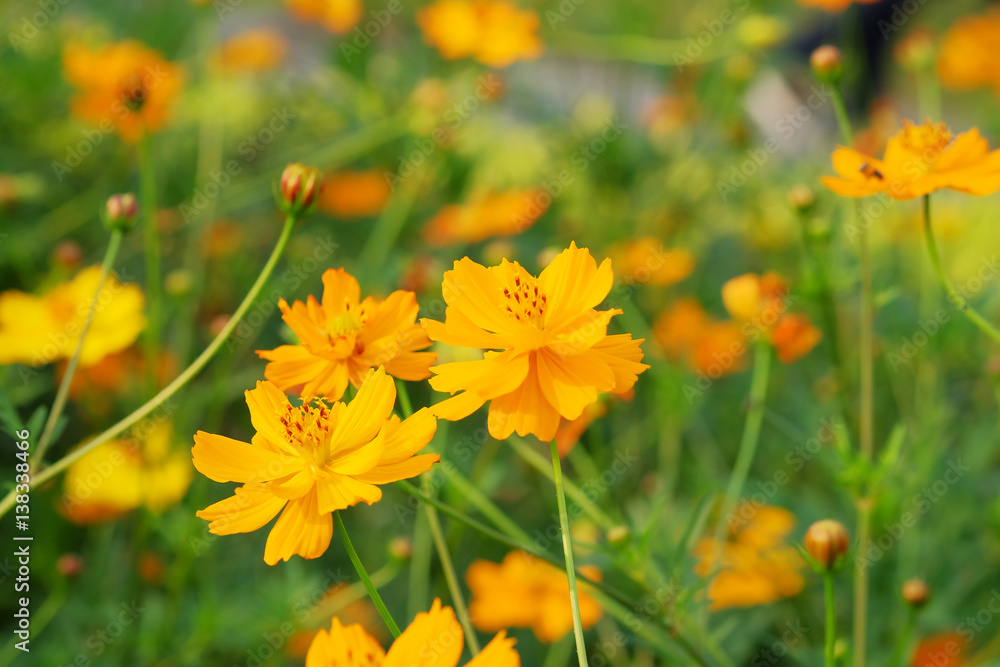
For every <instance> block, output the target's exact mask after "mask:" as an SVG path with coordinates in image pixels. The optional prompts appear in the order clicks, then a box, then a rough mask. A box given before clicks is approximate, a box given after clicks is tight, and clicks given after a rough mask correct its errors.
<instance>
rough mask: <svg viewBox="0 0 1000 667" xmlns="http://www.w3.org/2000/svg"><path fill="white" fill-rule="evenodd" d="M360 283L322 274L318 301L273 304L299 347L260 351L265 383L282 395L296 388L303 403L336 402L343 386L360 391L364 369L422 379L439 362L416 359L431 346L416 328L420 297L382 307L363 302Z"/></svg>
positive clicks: (341, 274) (430, 356) (409, 295)
mask: <svg viewBox="0 0 1000 667" xmlns="http://www.w3.org/2000/svg"><path fill="white" fill-rule="evenodd" d="M360 294H361V288H360V287H359V286H358V281H357V280H356V279H355V278H354V276H352V275H351V274H349V273H347V271H345V270H344V269H336V270H335V269H327V270H326V271H325V272H324V273H323V301H322V304H321V303H320V302H318V301H316V298H315V297H313V296H312V295H310V296H309V298H308V299H307V300H306V303H302V302H301V301H296V302H294V303H293V304H292V305H291V306H289V305H288V303H287V302H286V301H285V300H284V299H280V300H279V301H278V307H279V308H281V317H282V319H283V320H285V322H286V323H287V324H288V326H290V327H291V328H292V331H294V332H295V333H296V335H298V337H299V340H300V341H301V344H300V345H282V346H281V347H278V348H276V349H274V350H257V354H258V355H259V356H260V357H261V358H263V359H267V360H269V361H270V362H271V363H269V364H268V365H267V367H266V368H265V369H264V376H265V377H266V378H267V379H268V380H269V381H271V382H273V383H274V384H275V385H277V386H278V388H280V389H281V390H282V391H290V390H291V389H293V388H295V387H299V386H301V387H302V389H301V392H300V393H301V394H302V396H324V397H326V398H328V399H330V400H338V399H339V398H340V397H341V396H343V395H344V390H345V389H347V383H348V382H351V383H352V384H353V385H354V386H355V387H358V386H360V385H361V381H362V380H363V379H364V378H365V375H366V374H367V373H368V370H369V369H371V368H375V367H377V366H384V367H385V371H386V372H387V373H388V374H389V375H392V376H394V377H397V378H400V379H401V380H423V379H424V378H426V377H427V376H428V375H430V371H429V370H428V369H429V368H430V365H431V364H432V363H434V360H435V359H436V358H437V355H436V354H434V353H433V352H418V350H423V349H424V348H426V347H428V346H429V345H430V344H431V342H430V339H428V338H427V333H426V332H425V331H424V329H423V328H422V327H421V326H420V325H419V324H417V323H416V320H417V311H418V310H419V306H418V305H417V297H416V295H414V294H413V292H404V291H402V290H397V291H395V292H393V293H392V294H390V295H389V296H388V298H386V299H385V300H384V301H377V300H376V299H373V298H372V297H368V298H366V299H365V300H364V301H360Z"/></svg>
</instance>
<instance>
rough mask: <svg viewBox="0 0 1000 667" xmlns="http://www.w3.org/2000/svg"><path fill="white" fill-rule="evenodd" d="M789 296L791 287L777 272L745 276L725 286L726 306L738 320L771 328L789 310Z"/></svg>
mask: <svg viewBox="0 0 1000 667" xmlns="http://www.w3.org/2000/svg"><path fill="white" fill-rule="evenodd" d="M787 293H788V283H786V282H785V279H784V278H782V277H781V276H780V275H778V274H777V273H775V272H774V271H768V272H767V273H765V274H763V275H757V274H756V273H745V274H743V275H741V276H737V277H735V278H731V279H730V280H727V281H726V284H724V285H723V286H722V303H723V305H725V307H726V310H728V311H729V314H730V315H732V316H733V318H734V319H736V320H738V321H741V322H753V323H755V324H762V325H763V326H765V327H770V326H772V325H774V323H775V322H777V320H778V316H779V315H780V314H781V313H782V312H784V311H785V310H786V309H787V308H788V306H787V304H786V300H785V295H786V294H787Z"/></svg>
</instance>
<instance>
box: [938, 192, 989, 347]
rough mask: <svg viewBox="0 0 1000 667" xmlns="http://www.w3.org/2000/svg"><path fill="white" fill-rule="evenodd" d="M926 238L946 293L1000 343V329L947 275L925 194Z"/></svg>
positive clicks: (987, 333) (978, 325)
mask: <svg viewBox="0 0 1000 667" xmlns="http://www.w3.org/2000/svg"><path fill="white" fill-rule="evenodd" d="M924 240H926V241H927V252H928V254H929V255H930V257H931V266H932V267H933V268H934V275H935V276H937V279H938V282H939V283H941V287H942V288H944V291H945V294H947V295H948V298H949V299H950V300H951V302H952V303H953V304H955V308H957V309H958V310H959V312H961V313H962V314H963V315H965V316H966V317H967V318H969V319H970V320H972V323H973V324H975V325H976V326H977V327H979V328H980V329H981V330H982V331H983V333H985V334H986V335H987V336H989V337H990V338H992V339H993V340H994V341H996V342H998V343H1000V331H997V329H996V327H994V326H993V325H992V324H990V322H989V320H987V319H986V318H985V317H983V316H982V315H980V314H979V312H978V311H976V309H975V308H973V307H972V306H970V305H969V302H968V301H966V300H965V297H963V296H962V295H961V294H959V293H958V290H956V289H955V286H954V285H953V284H952V282H951V280H949V279H948V276H946V275H945V273H944V269H943V268H942V267H941V256H940V255H939V254H938V248H937V242H936V241H935V240H934V228H933V227H932V226H931V196H930V195H924Z"/></svg>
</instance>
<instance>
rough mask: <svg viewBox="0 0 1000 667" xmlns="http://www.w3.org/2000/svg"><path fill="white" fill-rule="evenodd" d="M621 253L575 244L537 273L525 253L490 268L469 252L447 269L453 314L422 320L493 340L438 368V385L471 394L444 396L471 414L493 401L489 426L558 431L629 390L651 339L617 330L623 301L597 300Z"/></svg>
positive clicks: (452, 335) (439, 408)
mask: <svg viewBox="0 0 1000 667" xmlns="http://www.w3.org/2000/svg"><path fill="white" fill-rule="evenodd" d="M613 281H614V275H613V273H612V271H611V261H610V260H605V261H604V262H603V263H602V264H601V266H600V268H598V266H597V263H596V262H595V261H594V258H593V257H591V255H590V251H588V250H587V249H586V248H577V247H576V244H575V243H572V244H570V247H569V248H568V249H567V250H564V251H563V252H561V253H560V254H559V255H558V256H556V258H555V259H554V260H553V261H552V263H551V264H549V266H548V267H547V268H546V269H545V270H544V271H542V273H541V274H540V275H539V276H538V277H537V278H535V277H534V276H532V275H531V274H529V273H528V272H527V271H525V270H524V269H523V268H522V267H521V265H520V264H518V263H517V262H509V261H507V260H504V261H503V262H501V264H500V266H494V267H491V268H486V267H484V266H481V265H479V264H476V263H475V262H473V261H472V260H471V259H469V258H468V257H466V258H464V259H462V260H460V261H457V262H455V268H454V269H453V270H451V271H446V272H445V274H444V283H443V285H442V290H443V293H444V299H445V301H446V302H447V304H448V308H447V310H446V311H445V321H444V322H436V321H433V320H422V322H423V325H424V327H425V328H426V329H427V333H428V334H429V335H430V337H431V339H432V340H437V341H441V342H443V343H446V344H448V345H455V346H461V347H471V348H478V349H481V350H489V351H487V352H485V354H484V357H483V359H481V360H477V361H462V362H455V363H450V364H444V365H441V366H436V367H433V368H431V371H432V372H434V373H435V376H434V377H432V378H431V380H430V383H431V386H432V387H433V388H434V389H436V390H437V391H446V392H450V393H452V394H455V392H459V391H461V392H462V393H461V394H458V395H457V396H453V397H452V398H450V399H447V400H445V401H443V402H442V403H439V404H438V405H436V406H434V408H433V410H434V412H435V414H437V415H438V416H439V417H443V418H445V419H451V420H455V419H462V418H463V417H467V416H468V415H470V414H472V413H473V412H474V411H475V410H477V409H478V408H479V407H481V406H482V405H483V404H484V403H486V402H487V401H490V413H489V422H488V424H489V432H490V435H492V436H493V437H494V438H496V439H498V440H502V439H504V438H507V437H508V436H510V434H511V433H513V432H515V431H516V432H517V433H518V434H519V435H527V434H529V433H533V434H534V435H536V436H537V437H538V438H539V439H540V440H543V441H550V440H552V438H553V437H554V436H555V434H556V429H557V428H558V426H559V421H560V417H564V418H566V419H576V418H577V417H579V416H580V415H581V414H582V413H583V410H584V408H586V407H587V405H589V404H590V403H593V402H594V401H595V400H597V396H598V394H599V393H601V392H612V393H616V394H620V393H623V392H625V391H627V390H629V389H631V388H632V385H633V384H635V381H636V379H637V376H638V374H639V373H642V372H643V371H644V370H646V369H647V368H649V366H647V365H645V364H643V363H641V361H642V357H643V354H642V349H641V348H640V347H639V343H641V342H642V340H633V339H632V336H631V334H621V335H614V336H610V335H608V333H607V328H608V323H609V322H610V320H611V318H612V317H613V316H615V315H618V314H621V312H622V311H621V310H618V309H610V310H604V311H598V310H595V308H594V307H595V306H597V305H598V304H600V303H601V302H602V301H603V300H604V298H605V297H606V296H607V295H608V293H609V292H610V291H611V286H612V283H613ZM496 350H501V351H500V352H497V351H496Z"/></svg>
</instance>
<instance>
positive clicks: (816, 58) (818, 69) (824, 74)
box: [809, 44, 844, 83]
mask: <svg viewBox="0 0 1000 667" xmlns="http://www.w3.org/2000/svg"><path fill="white" fill-rule="evenodd" d="M809 63H810V64H811V65H812V68H813V72H815V73H816V77H817V78H818V79H819V80H820V81H825V82H826V83H836V82H838V81H840V77H841V75H842V74H843V73H844V64H843V59H842V58H841V56H840V49H838V48H837V47H836V46H831V45H830V44H825V45H823V46H821V47H819V48H818V49H816V50H815V51H813V52H812V55H811V56H810V57H809Z"/></svg>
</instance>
